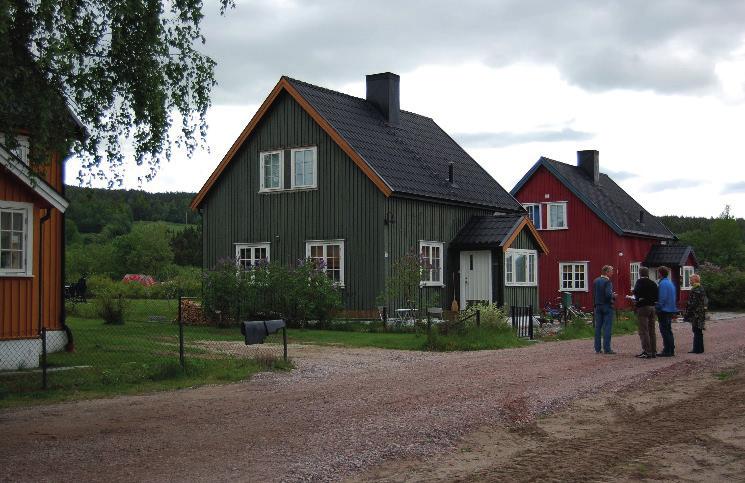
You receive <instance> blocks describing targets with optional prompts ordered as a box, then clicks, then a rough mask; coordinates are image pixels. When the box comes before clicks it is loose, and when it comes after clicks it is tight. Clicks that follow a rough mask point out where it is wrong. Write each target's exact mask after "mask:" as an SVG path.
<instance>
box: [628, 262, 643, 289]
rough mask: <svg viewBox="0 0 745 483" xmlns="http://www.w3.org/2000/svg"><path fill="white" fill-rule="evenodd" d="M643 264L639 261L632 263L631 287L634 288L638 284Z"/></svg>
mask: <svg viewBox="0 0 745 483" xmlns="http://www.w3.org/2000/svg"><path fill="white" fill-rule="evenodd" d="M641 266H642V264H641V263H639V262H634V263H632V264H631V265H630V270H629V271H630V273H631V289H632V290H633V288H634V286H635V285H636V282H637V281H638V280H639V268H641Z"/></svg>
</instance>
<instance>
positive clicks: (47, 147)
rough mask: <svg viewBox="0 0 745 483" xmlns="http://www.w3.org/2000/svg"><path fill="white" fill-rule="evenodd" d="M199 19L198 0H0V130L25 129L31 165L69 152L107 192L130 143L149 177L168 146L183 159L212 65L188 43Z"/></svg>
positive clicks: (202, 110) (195, 139) (194, 38)
mask: <svg viewBox="0 0 745 483" xmlns="http://www.w3.org/2000/svg"><path fill="white" fill-rule="evenodd" d="M220 6H221V9H220V10H221V13H224V12H225V10H226V9H227V8H229V7H232V6H233V0H220ZM202 18H203V14H202V2H200V1H179V0H171V1H159V0H75V1H71V0H66V1H50V0H39V1H31V0H2V1H0V65H3V66H4V67H3V68H2V69H0V132H12V131H13V130H14V129H17V128H23V129H26V130H27V131H28V132H29V133H30V141H31V144H32V146H33V147H32V153H31V158H32V161H33V162H34V163H35V164H38V163H43V162H46V160H47V155H46V153H48V152H51V151H56V152H59V153H67V152H68V151H69V150H70V148H72V149H73V150H74V151H76V152H77V153H78V154H79V155H81V156H82V157H83V159H84V171H81V173H80V174H79V178H80V179H81V181H82V180H84V179H90V178H91V177H92V176H96V177H99V178H103V179H107V180H108V181H109V185H110V186H111V185H113V184H114V183H116V182H121V179H122V172H121V171H122V168H121V167H122V163H123V160H124V154H123V150H122V144H123V142H124V141H125V140H131V141H132V142H133V145H134V156H135V160H136V162H137V164H138V166H143V165H144V166H145V167H146V172H145V175H144V177H145V178H146V179H150V178H152V177H153V176H154V175H155V174H156V172H157V169H158V166H159V163H160V160H161V159H170V157H171V144H172V141H174V140H175V141H176V143H177V145H179V146H182V147H184V148H185V149H186V151H187V153H188V154H189V155H190V154H191V153H193V151H194V150H195V149H196V148H197V147H198V146H199V145H200V143H202V142H203V139H204V136H205V132H206V121H205V117H206V113H207V109H208V108H209V106H210V97H209V96H210V91H211V89H212V87H213V86H214V85H215V78H214V67H215V62H214V61H213V60H212V59H210V58H209V57H208V56H206V55H204V54H202V53H200V52H199V51H198V50H197V49H196V47H195V46H196V45H199V44H202V43H204V42H205V39H204V37H203V36H202V33H201V30H200V24H201V21H202ZM5 66H10V68H7V67H5ZM68 105H70V106H74V110H75V112H76V114H77V115H78V116H79V118H80V119H81V120H82V122H83V124H85V126H86V128H87V133H88V136H87V137H83V136H81V135H80V134H81V133H80V129H79V128H77V127H76V125H75V122H73V121H71V116H70V114H69V111H68ZM172 127H178V134H177V135H176V136H175V139H173V138H174V136H173V134H172V129H171V128H172ZM11 147H12V146H11ZM104 161H106V162H107V163H108V167H107V168H106V169H104V166H102V163H103V162H104Z"/></svg>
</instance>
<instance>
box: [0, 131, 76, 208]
mask: <svg viewBox="0 0 745 483" xmlns="http://www.w3.org/2000/svg"><path fill="white" fill-rule="evenodd" d="M0 164H2V165H3V166H5V167H6V168H7V169H8V171H10V172H11V173H13V174H14V175H15V176H16V177H18V179H20V180H21V181H23V183H24V184H26V186H28V187H29V188H31V189H32V190H33V191H34V192H35V193H36V194H38V195H39V196H41V197H42V198H44V199H45V200H46V201H47V202H48V203H49V204H50V205H52V206H53V207H54V208H56V209H58V210H59V211H61V212H62V213H64V212H65V210H67V207H68V206H69V204H70V203H69V202H68V201H67V200H66V199H65V198H64V197H63V196H62V195H61V194H59V193H57V191H55V190H54V188H52V187H51V186H49V184H48V183H47V182H46V181H44V180H43V179H41V178H35V179H33V180H32V179H31V176H29V173H28V166H26V165H24V164H23V161H20V160H18V159H16V157H15V156H14V155H12V154H11V153H10V152H9V151H8V150H7V148H6V147H5V146H4V145H0Z"/></svg>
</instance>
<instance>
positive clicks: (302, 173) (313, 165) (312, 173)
mask: <svg viewBox="0 0 745 483" xmlns="http://www.w3.org/2000/svg"><path fill="white" fill-rule="evenodd" d="M317 154H318V151H317V149H316V147H315V146H314V147H310V148H301V149H293V150H292V155H291V156H292V187H293V188H315V187H317V186H318V179H317V171H318V159H317Z"/></svg>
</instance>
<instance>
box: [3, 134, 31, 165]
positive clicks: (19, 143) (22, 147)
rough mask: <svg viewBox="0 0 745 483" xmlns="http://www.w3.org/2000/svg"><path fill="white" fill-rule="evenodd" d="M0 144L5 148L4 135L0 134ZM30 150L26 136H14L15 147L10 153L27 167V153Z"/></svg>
mask: <svg viewBox="0 0 745 483" xmlns="http://www.w3.org/2000/svg"><path fill="white" fill-rule="evenodd" d="M0 144H2V145H3V146H6V147H7V143H6V139H5V134H4V133H1V132H0ZM30 149H31V148H30V144H29V141H28V136H24V135H22V134H19V135H17V136H16V147H15V148H13V150H12V151H11V152H12V153H13V154H15V155H16V156H17V157H18V159H20V160H21V161H23V164H25V165H26V166H28V165H29V160H28V153H29V150H30Z"/></svg>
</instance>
